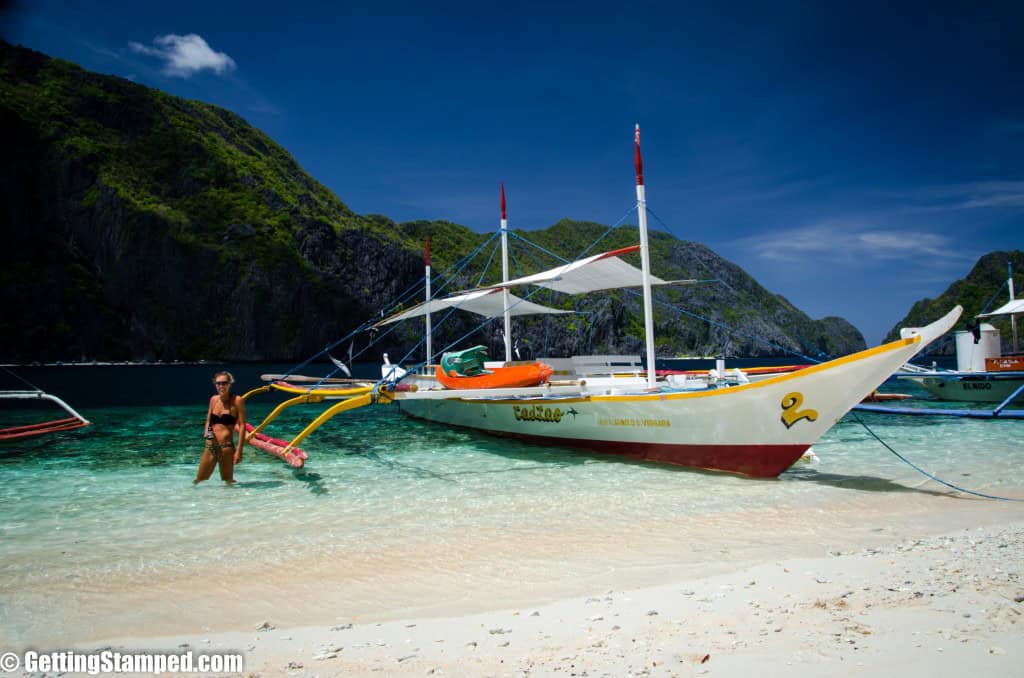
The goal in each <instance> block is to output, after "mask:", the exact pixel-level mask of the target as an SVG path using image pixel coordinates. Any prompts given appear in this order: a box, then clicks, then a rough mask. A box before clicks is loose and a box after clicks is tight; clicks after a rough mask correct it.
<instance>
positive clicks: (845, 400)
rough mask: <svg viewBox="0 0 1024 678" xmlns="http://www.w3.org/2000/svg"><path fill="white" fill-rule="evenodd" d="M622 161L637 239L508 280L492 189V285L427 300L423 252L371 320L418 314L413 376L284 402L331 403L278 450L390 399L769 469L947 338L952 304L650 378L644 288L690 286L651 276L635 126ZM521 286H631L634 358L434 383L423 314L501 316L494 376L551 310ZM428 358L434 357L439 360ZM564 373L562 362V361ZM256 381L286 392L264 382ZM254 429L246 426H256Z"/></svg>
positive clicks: (405, 372) (408, 410)
mask: <svg viewBox="0 0 1024 678" xmlns="http://www.w3.org/2000/svg"><path fill="white" fill-rule="evenodd" d="M635 166H636V177H637V182H636V196H637V203H636V207H637V215H638V220H639V240H640V242H639V244H638V245H634V246H632V247H628V248H624V249H619V250H614V251H610V252H605V253H603V254H598V255H594V256H590V257H587V258H586V259H581V260H578V261H575V262H572V263H569V264H565V265H563V266H559V267H557V268H554V269H551V270H549V271H544V272H542V273H536V274H533V275H528V276H524V277H521V278H517V279H509V276H508V251H507V238H508V225H507V219H506V215H505V200H504V190H502V196H501V197H502V200H501V244H502V260H503V261H502V270H503V275H502V280H503V281H502V282H501V283H500V284H497V285H492V286H488V287H482V288H478V289H475V290H470V291H466V292H460V293H456V294H453V295H451V296H448V297H446V298H443V299H437V298H432V297H431V295H430V283H429V279H430V264H429V250H428V260H427V269H426V280H427V284H426V291H427V293H426V301H424V302H423V303H422V304H420V305H419V306H417V307H414V308H412V309H409V310H405V311H402V312H401V313H398V314H395V315H393V316H391V317H389V318H386V319H384V320H382V321H379V322H377V323H376V324H375V325H374V327H377V328H380V327H382V326H384V325H388V324H391V323H395V322H399V321H402V320H407V319H411V318H417V317H424V318H425V323H426V336H425V340H426V353H427V364H428V368H427V369H426V370H423V371H417V370H416V369H413V368H409V369H406V368H402V367H399V366H397V365H392V364H390V362H389V361H388V360H387V359H386V356H385V364H384V365H383V366H382V378H381V380H380V381H378V382H377V383H375V384H373V385H368V384H363V385H359V386H355V385H352V386H350V387H349V389H350V390H349V391H347V392H346V391H345V389H338V387H337V386H333V387H332V386H331V385H328V384H320V383H317V384H314V385H312V386H311V387H308V388H305V390H303V392H302V394H301V395H297V396H296V397H295V398H293V400H292V401H289V402H290V403H291V402H293V401H294V404H297V403H298V402H300V401H302V399H303V398H306V399H310V400H313V399H320V400H322V399H324V398H325V397H327V396H326V394H327V393H334V397H340V398H342V400H341V401H340V402H339V403H337V404H335V405H333V406H332V407H331V408H329V409H328V410H327V411H325V412H324V413H323V414H321V415H320V416H319V417H318V418H317V419H316V420H315V421H314V422H313V423H311V424H310V425H309V426H307V427H306V428H305V429H304V430H303V431H302V433H300V434H299V436H297V437H296V439H295V440H293V441H292V443H291V445H292V446H294V445H295V444H297V443H298V442H299V441H301V440H302V439H304V438H305V437H306V436H307V435H309V434H310V433H311V432H312V431H313V430H315V429H316V428H317V427H318V426H320V425H321V424H323V423H324V422H326V421H327V420H328V419H330V417H332V416H334V415H335V414H337V413H339V412H342V411H346V410H350V409H353V408H355V407H360V406H363V405H368V404H370V403H381V404H386V403H392V402H393V403H397V404H398V406H399V407H400V408H401V411H402V412H403V413H405V414H407V415H409V416H411V417H414V418H417V419H421V420H424V421H428V422H435V423H440V424H446V425H451V426H457V427H464V428H469V429H473V430H477V431H481V432H484V433H488V434H493V435H497V436H506V437H512V438H518V439H523V440H527V441H532V442H536V443H540V444H544V445H555V446H560V447H567V448H576V449H583V450H589V451H593V452H598V453H610V454H615V455H620V456H623V457H627V458H632V459H640V460H647V461H655V462H667V463H671V464H679V465H683V466H688V467H693V468H699V469H708V470H714V471H726V472H732V473H738V474H742V475H747V476H754V477H774V476H777V475H779V474H780V473H782V472H783V471H785V470H786V469H788V468H789V467H790V466H791V465H792V464H793V463H795V462H796V461H797V460H798V459H800V457H801V456H802V455H803V454H804V453H805V452H806V451H807V450H808V449H809V448H810V447H811V445H813V444H814V443H815V442H816V441H817V440H818V439H819V438H820V437H821V436H822V435H823V434H824V433H825V432H826V431H828V429H829V428H831V427H832V426H833V425H834V424H835V423H836V422H837V421H839V419H840V418H842V417H843V416H844V415H845V414H846V413H847V412H849V411H850V409H851V408H853V407H854V406H855V405H857V404H858V403H860V402H861V400H863V399H864V398H865V397H866V396H868V395H869V394H871V393H873V392H874V391H875V390H876V389H877V388H878V386H879V385H881V384H882V383H883V382H884V381H885V380H886V379H887V378H888V377H889V376H890V375H892V374H893V373H894V372H895V371H896V370H897V369H898V368H899V367H900V366H902V365H903V364H905V363H906V362H907V361H908V360H910V358H912V357H913V356H914V355H916V354H917V353H918V352H919V351H920V350H921V349H922V348H923V347H924V346H926V345H927V344H928V343H929V342H931V341H932V340H933V339H935V338H937V337H938V336H940V335H942V334H944V333H945V332H947V331H948V330H949V329H950V328H951V327H952V326H953V324H954V323H955V322H956V320H957V319H958V318H959V316H960V313H961V311H962V309H961V307H959V306H957V307H955V308H954V309H952V310H951V311H950V312H949V313H947V314H946V315H945V316H944V317H943V318H941V319H939V320H937V321H935V322H933V323H932V324H930V325H928V326H926V327H923V328H908V329H903V330H901V333H900V337H901V338H900V339H899V340H897V341H893V342H890V343H887V344H883V345H881V346H878V347H875V348H871V349H868V350H865V351H861V352H859V353H855V354H852V355H848V356H845V357H842V358H838V359H835V360H832V361H829V362H825V363H820V364H817V365H813V366H810V367H806V368H804V369H801V370H799V371H792V372H788V373H780V374H769V375H763V378H760V379H757V380H750V379H739V380H735V381H732V382H730V381H729V380H726V379H723V378H722V376H721V375H719V377H718V378H717V379H714V380H708V379H690V378H688V377H687V375H668V376H662V377H659V375H658V374H657V371H656V370H655V344H654V321H653V297H652V287H654V286H658V285H669V284H678V283H680V282H692V281H674V282H672V281H665V280H661V279H659V278H656V277H654V276H653V275H651V273H650V261H649V248H648V238H647V209H646V198H645V188H644V182H643V166H642V161H641V156H640V130H639V126H637V129H636V137H635ZM631 252H639V254H640V262H641V268H640V269H637V268H636V267H634V266H632V265H631V264H629V263H627V262H626V261H624V260H623V259H621V258H620V257H621V256H622V255H624V254H628V253H631ZM527 286H532V287H534V288H538V287H539V288H546V289H550V290H554V291H557V292H562V293H566V294H583V293H588V292H593V291H597V290H605V289H612V288H625V287H640V288H641V289H642V297H643V309H644V329H645V342H646V356H645V361H646V364H645V366H643V367H641V366H638V365H635V364H632V363H633V361H632V360H629V361H627V362H629V363H630V364H628V365H623V364H622V360H621V358H620V357H616V356H591V357H575V358H573V359H572V360H571V361H565V360H563V361H562V362H560V363H559V362H558V361H557V360H555V359H547V358H545V359H544V361H543V362H544V363H545V364H549V365H551V366H552V367H553V369H554V373H555V375H556V376H558V377H559V378H558V379H557V380H552V379H551V378H550V376H547V377H545V378H543V379H541V380H540V381H538V383H536V384H535V385H522V384H520V385H515V386H507V385H501V384H493V385H491V386H489V387H487V388H456V389H453V388H449V387H446V385H445V383H444V377H445V376H448V377H450V376H451V375H450V373H449V371H448V370H447V369H442V370H440V371H438V369H437V368H434V369H433V370H431V369H429V363H430V361H431V360H432V356H433V353H432V347H431V325H430V322H431V321H430V314H431V312H436V311H438V310H441V309H450V308H458V309H461V310H469V311H471V312H474V313H477V314H479V315H482V316H484V317H486V318H497V317H499V316H501V317H503V319H504V330H505V331H504V341H505V360H504V361H501V362H498V363H496V364H488V363H485V364H484V369H492V370H494V371H496V372H498V371H499V370H503V369H509V368H511V367H513V366H515V364H514V363H513V361H512V359H511V354H512V351H511V317H512V316H514V315H519V314H523V313H559V312H564V311H560V310H557V309H550V308H546V307H543V306H540V305H539V304H534V303H533V302H530V301H528V300H527V299H521V298H519V297H516V296H515V295H513V294H512V293H511V290H512V289H518V288H521V287H527ZM496 302H497V303H496ZM441 362H442V364H445V362H446V361H445V358H444V357H442V361H441ZM449 362H451V361H449ZM565 367H568V368H569V369H563V368H565ZM498 373H499V374H500V372H498ZM673 377H675V378H673ZM452 378H455V377H452ZM264 388H268V387H264ZM269 388H277V389H283V388H285V387H283V386H279V385H277V386H275V385H271V386H270V387H269ZM288 388H297V387H288ZM332 388H333V391H332ZM247 395H248V394H247ZM284 405H285V404H282V406H279V408H280V407H283V406H284ZM275 412H276V411H275ZM274 416H276V414H274V413H272V415H271V416H270V417H268V420H267V421H269V420H270V419H272V418H273V417H274ZM266 423H267V422H264V423H263V424H261V425H260V426H259V427H257V428H258V429H261V428H262V427H263V426H264V425H265V424H266Z"/></svg>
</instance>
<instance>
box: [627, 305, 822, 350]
mask: <svg viewBox="0 0 1024 678" xmlns="http://www.w3.org/2000/svg"><path fill="white" fill-rule="evenodd" d="M625 292H626V293H627V294H632V295H633V296H634V297H641V296H642V294H641V293H640V292H637V291H636V290H629V289H627V290H625ZM654 303H656V304H658V305H659V306H663V307H665V308H668V309H669V310H671V311H675V312H676V313H681V314H683V315H688V316H690V317H691V318H696V319H697V320H700V321H702V322H706V323H708V324H709V325H714V326H715V327H719V328H721V329H723V330H725V331H726V332H731V333H733V334H737V335H739V336H741V337H746V338H747V339H753V340H754V341H758V342H761V343H762V344H765V345H767V346H770V347H772V348H774V349H777V350H779V351H782V352H783V353H788V354H790V355H795V356H797V357H798V358H801V359H803V360H808V361H810V362H812V363H820V362H821V361H820V360H817V359H815V358H811V357H809V356H806V355H804V354H803V353H800V352H799V351H794V350H793V349H790V348H786V347H785V346H780V345H779V344H776V343H773V342H771V341H769V340H767V339H763V338H761V337H758V336H756V335H753V334H747V333H746V332H741V331H739V330H738V329H736V328H735V327H730V326H729V325H726V324H725V323H720V322H718V321H717V320H712V319H711V318H705V317H704V316H702V315H698V314H697V313H694V312H692V311H687V310H686V309H685V308H679V307H677V306H674V305H672V304H671V303H669V302H667V301H663V300H661V299H654Z"/></svg>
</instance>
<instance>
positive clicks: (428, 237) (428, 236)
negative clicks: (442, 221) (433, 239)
mask: <svg viewBox="0 0 1024 678" xmlns="http://www.w3.org/2000/svg"><path fill="white" fill-rule="evenodd" d="M427 266H430V234H429V233H427Z"/></svg>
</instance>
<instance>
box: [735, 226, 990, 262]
mask: <svg viewBox="0 0 1024 678" xmlns="http://www.w3.org/2000/svg"><path fill="white" fill-rule="evenodd" d="M735 245H737V246H738V247H741V248H743V249H745V250H747V251H751V252H753V253H754V254H755V256H757V257H758V258H760V259H766V260H772V261H787V262H788V261H807V260H808V259H809V258H813V259H814V260H816V261H817V262H818V263H828V262H832V263H863V264H867V263H878V262H884V261H891V260H895V259H907V258H913V257H929V258H940V259H945V260H950V259H960V258H964V257H965V256H966V257H967V258H970V255H965V253H963V252H962V251H960V250H959V249H958V248H957V247H956V246H955V245H954V243H953V242H952V240H951V239H950V238H948V237H946V236H944V235H940V234H938V233H928V232H925V231H909V230H883V229H878V228H871V227H866V226H864V225H862V224H857V223H852V222H844V221H831V222H824V223H820V224H815V225H812V226H806V227H800V228H792V229H786V230H782V231H775V232H772V233H764V234H761V235H757V236H751V237H747V238H743V239H741V240H738V241H736V242H735Z"/></svg>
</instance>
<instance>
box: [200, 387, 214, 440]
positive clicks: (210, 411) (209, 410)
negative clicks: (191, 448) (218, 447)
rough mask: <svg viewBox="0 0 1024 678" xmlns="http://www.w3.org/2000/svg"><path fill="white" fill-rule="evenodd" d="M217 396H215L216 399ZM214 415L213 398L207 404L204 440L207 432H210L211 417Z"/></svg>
mask: <svg viewBox="0 0 1024 678" xmlns="http://www.w3.org/2000/svg"><path fill="white" fill-rule="evenodd" d="M215 397H216V396H214V398H215ZM211 414H213V398H210V400H209V401H208V402H207V403H206V419H204V420H203V438H205V437H206V432H207V431H209V430H210V415H211Z"/></svg>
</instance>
